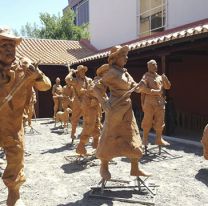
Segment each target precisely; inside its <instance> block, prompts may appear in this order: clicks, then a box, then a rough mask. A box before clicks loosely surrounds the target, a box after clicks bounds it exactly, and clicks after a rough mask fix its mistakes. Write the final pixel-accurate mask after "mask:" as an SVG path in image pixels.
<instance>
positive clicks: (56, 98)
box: [52, 77, 63, 118]
mask: <svg viewBox="0 0 208 206" xmlns="http://www.w3.org/2000/svg"><path fill="white" fill-rule="evenodd" d="M62 92H63V88H62V86H61V84H60V78H59V77H57V78H56V83H55V84H54V85H53V87H52V95H53V102H54V107H53V117H54V118H55V116H56V113H57V112H58V111H61V110H62V103H61V101H62Z"/></svg>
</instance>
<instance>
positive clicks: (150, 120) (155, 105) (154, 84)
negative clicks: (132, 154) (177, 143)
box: [139, 60, 171, 146]
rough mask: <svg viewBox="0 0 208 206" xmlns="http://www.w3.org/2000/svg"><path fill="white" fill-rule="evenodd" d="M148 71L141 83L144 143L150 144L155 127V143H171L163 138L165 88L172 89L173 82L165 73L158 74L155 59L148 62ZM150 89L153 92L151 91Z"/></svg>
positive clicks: (165, 144)
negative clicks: (150, 137) (151, 130)
mask: <svg viewBox="0 0 208 206" xmlns="http://www.w3.org/2000/svg"><path fill="white" fill-rule="evenodd" d="M147 67H148V72H146V73H145V74H144V75H143V77H142V80H141V81H140V83H139V86H140V92H141V105H142V109H143V112H144V118H143V120H142V125H141V127H142V129H143V144H144V145H145V146H147V145H148V135H149V131H150V129H151V128H152V127H153V128H154V130H155V132H156V140H155V144H156V145H160V146H167V145H169V143H168V142H166V141H165V140H164V139H163V138H162V132H163V128H164V126H165V122H164V117H165V103H166V102H165V97H164V90H165V89H170V87H171V83H170V81H169V80H168V78H167V77H166V75H165V74H162V75H159V74H157V63H156V61H155V60H150V61H149V62H147ZM149 90H151V91H152V93H149Z"/></svg>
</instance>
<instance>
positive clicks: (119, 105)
mask: <svg viewBox="0 0 208 206" xmlns="http://www.w3.org/2000/svg"><path fill="white" fill-rule="evenodd" d="M127 54H128V46H123V47H121V46H117V47H113V48H112V49H111V52H110V55H109V59H108V62H109V64H106V65H104V67H105V72H104V74H103V76H102V78H101V79H100V81H99V83H102V84H103V85H105V86H106V87H108V88H109V90H110V97H109V99H108V98H106V97H105V98H104V97H103V95H100V92H99V89H98V90H97V91H96V93H97V98H98V99H99V101H100V102H101V104H102V107H103V109H104V111H105V122H104V126H103V131H102V134H101V139H100V141H99V144H98V147H97V152H96V156H97V157H98V158H99V159H100V160H101V167H100V174H101V177H102V178H103V179H104V180H109V179H110V178H111V174H110V172H109V170H108V163H109V161H110V160H111V159H112V158H114V157H120V156H126V157H128V158H129V159H130V161H131V172H130V174H131V175H132V176H149V175H150V174H149V173H146V172H145V171H143V170H141V169H140V168H139V164H138V161H139V160H140V159H141V157H142V141H141V137H140V134H139V130H138V127H137V124H136V120H135V117H134V114H133V111H132V104H131V99H130V95H131V93H132V92H133V91H135V92H138V88H137V83H136V82H135V81H134V80H133V78H132V77H131V75H130V74H129V73H128V72H127V69H126V68H124V65H125V64H126V63H127V59H128V57H127ZM98 87H100V86H98Z"/></svg>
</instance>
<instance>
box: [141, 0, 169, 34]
mask: <svg viewBox="0 0 208 206" xmlns="http://www.w3.org/2000/svg"><path fill="white" fill-rule="evenodd" d="M139 22H140V33H139V36H140V37H141V36H147V35H151V34H153V33H156V32H160V31H163V30H164V28H165V22H166V0H140V15H139Z"/></svg>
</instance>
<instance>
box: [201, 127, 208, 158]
mask: <svg viewBox="0 0 208 206" xmlns="http://www.w3.org/2000/svg"><path fill="white" fill-rule="evenodd" d="M201 143H202V146H203V155H204V158H205V159H206V160H208V125H206V127H205V128H204V132H203V136H202V140H201Z"/></svg>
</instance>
